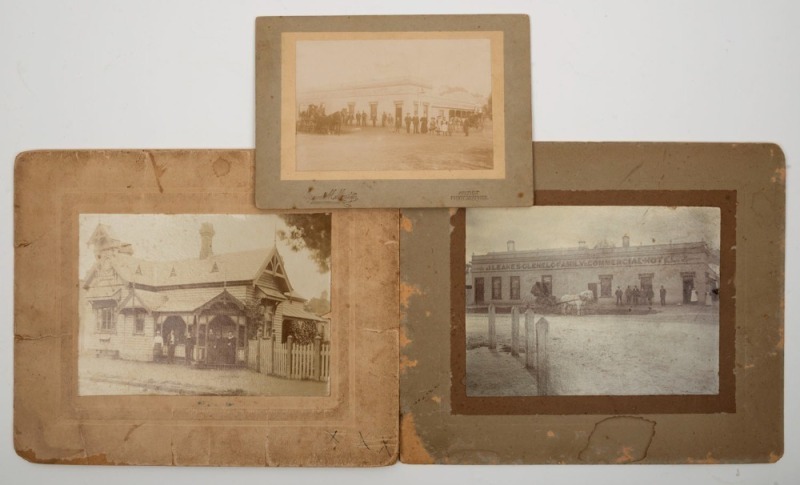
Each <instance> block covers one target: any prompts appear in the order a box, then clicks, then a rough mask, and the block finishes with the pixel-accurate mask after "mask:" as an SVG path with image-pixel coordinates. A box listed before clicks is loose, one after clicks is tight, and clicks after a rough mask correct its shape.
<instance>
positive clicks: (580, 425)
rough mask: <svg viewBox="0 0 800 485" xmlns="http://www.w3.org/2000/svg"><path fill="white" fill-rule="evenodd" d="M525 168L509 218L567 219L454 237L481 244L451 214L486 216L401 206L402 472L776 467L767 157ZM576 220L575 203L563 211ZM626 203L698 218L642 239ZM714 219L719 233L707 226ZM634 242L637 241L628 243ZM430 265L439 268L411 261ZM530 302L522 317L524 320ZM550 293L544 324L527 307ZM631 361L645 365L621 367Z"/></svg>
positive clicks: (742, 149)
mask: <svg viewBox="0 0 800 485" xmlns="http://www.w3.org/2000/svg"><path fill="white" fill-rule="evenodd" d="M534 154H535V157H536V181H537V185H536V190H537V205H536V206H534V207H532V208H529V209H513V208H511V209H507V210H508V212H509V214H510V213H511V212H512V211H532V212H531V215H533V214H534V213H535V212H536V211H537V210H538V209H552V208H563V209H570V210H571V212H569V211H568V213H567V214H568V215H569V218H565V217H563V214H562V212H561V211H555V212H558V215H557V217H551V216H548V215H547V214H544V215H541V214H539V215H537V216H536V217H528V220H527V222H528V223H530V225H531V227H529V228H520V227H518V226H520V224H519V221H517V222H516V223H514V224H508V226H512V225H513V226H515V227H506V228H503V227H502V226H503V221H506V220H508V221H510V222H514V221H515V220H516V219H514V220H512V218H507V219H501V220H500V222H499V223H497V224H495V225H494V226H492V230H491V231H483V234H481V231H478V236H481V237H474V236H475V234H474V231H473V235H472V237H471V236H470V235H469V232H470V228H471V227H472V228H473V229H474V228H476V227H477V228H480V227H483V228H486V224H487V223H486V221H487V220H489V221H497V219H498V217H496V216H491V217H485V218H480V217H477V216H476V217H471V216H470V212H471V211H472V212H475V213H476V214H479V213H481V212H488V211H494V210H496V209H467V210H466V212H467V219H466V220H465V218H464V214H463V211H455V210H451V211H450V212H449V213H448V212H446V211H417V210H403V213H402V217H401V228H402V230H401V246H400V247H401V295H402V298H401V310H402V312H403V313H402V315H401V339H400V341H401V377H400V385H401V390H400V395H401V461H403V462H406V463H464V464H466V463H675V464H678V463H759V462H775V461H776V460H778V459H779V458H780V457H781V455H782V454H783V298H784V293H783V281H784V278H783V275H784V256H785V255H784V251H785V249H784V237H785V236H784V227H785V178H784V175H785V162H784V158H783V154H782V152H781V150H780V148H778V147H777V146H775V145H769V144H710V143H709V144H699V143H696V144H692V143H685V144H684V143H536V144H534ZM556 206H558V207H556ZM564 206H569V207H564ZM579 206H594V207H587V210H586V211H585V213H584V214H581V211H580V207H579ZM621 206H627V208H626V207H621ZM631 206H633V207H631ZM641 206H650V207H652V206H666V207H661V208H660V212H662V213H664V214H667V215H670V213H671V212H676V209H675V207H677V208H678V209H677V211H678V212H680V211H681V207H685V208H693V207H694V208H697V209H699V210H694V209H692V210H687V211H684V212H685V213H686V214H694V215H692V216H691V217H685V218H683V219H680V220H679V222H680V224H681V227H680V229H681V230H682V231H677V232H676V231H671V232H670V231H666V232H664V231H660V230H661V229H663V228H659V227H658V225H656V226H653V225H648V224H649V223H647V219H648V218H649V217H651V215H645V214H646V212H647V208H646V207H641ZM603 207H606V208H608V209H612V210H611V211H608V210H606V211H604V212H603V211H601V213H600V215H601V217H600V218H598V217H597V214H596V210H595V209H597V208H600V209H602V208H603ZM590 209H591V210H590ZM629 209H637V210H638V212H636V211H633V210H629ZM540 212H542V211H540ZM544 212H553V211H544ZM626 213H627V214H632V217H631V218H630V220H629V221H628V223H627V224H620V223H619V222H618V221H617V222H615V221H614V218H615V217H617V216H618V215H620V214H621V215H624V214H626ZM575 214H578V216H576V215H575ZM609 214H610V215H609ZM664 214H662V215H660V216H658V217H661V218H662V219H663V217H666V216H664ZM703 214H705V215H703ZM709 214H710V216H709ZM715 214H717V215H716V216H715ZM709 217H710V218H709ZM714 217H718V218H719V219H718V221H719V222H714V223H712V224H708V221H713V219H714ZM565 219H566V222H564V220H565ZM664 220H666V219H664ZM697 220H705V221H706V222H705V223H704V224H701V225H697V224H696V222H697ZM575 221H578V222H579V224H574V223H573V222H575ZM623 222H624V221H623ZM534 223H535V224H534ZM717 224H719V225H717ZM498 226H500V227H498ZM609 227H610V228H611V229H612V231H611V234H612V235H611V236H608V240H605V235H604V234H605V232H604V231H606V230H607V229H608V228H609ZM623 227H624V228H625V231H629V232H627V233H626V232H622V231H621V230H620V229H621V228H623ZM641 227H646V228H647V229H648V230H647V233H648V234H649V235H652V236H653V239H655V241H653V240H651V239H642V240H641V245H640V244H639V242H637V240H638V239H639V238H640V237H642V234H643V232H642V231H640V228H641ZM708 227H711V228H714V229H713V230H706V229H707V228H708ZM704 228H706V229H704ZM716 228H718V229H716ZM652 229H658V230H659V231H652ZM465 230H466V232H465ZM678 232H682V233H683V234H684V239H680V240H679V239H678V236H676V234H678ZM553 233H554V234H553ZM714 233H716V234H718V235H719V236H718V239H717V242H715V241H714V236H713V234H714ZM661 234H663V236H664V239H661V237H662V236H661ZM584 235H588V236H592V235H600V237H599V240H598V238H595V239H590V238H589V237H586V238H585V239H583V240H582V237H584ZM515 237H516V240H515V241H514V240H513V239H514V238H515ZM554 237H556V239H553V238H554ZM558 237H560V239H558ZM629 238H630V239H629ZM669 238H675V239H674V240H670V239H669ZM704 239H705V241H704ZM548 242H552V243H553V244H555V246H547V243H548ZM468 247H469V248H470V249H469V250H467V249H466V248H468ZM553 247H555V248H561V249H552V248H553ZM715 248H719V252H718V255H717V254H715ZM433 254H436V255H437V256H438V259H437V258H433V257H432V256H428V257H426V256H425V255H433ZM441 254H450V258H441V257H440V255H441ZM431 258H432V259H431ZM470 263H471V264H470ZM468 264H469V265H468ZM431 268H433V271H432V270H431ZM715 278H716V281H715ZM606 282H613V283H612V284H613V286H611V287H610V288H608V287H607V286H608V285H607V284H606ZM537 283H538V284H537ZM628 285H630V287H631V289H633V288H634V287H637V289H638V288H642V289H644V288H652V289H653V290H654V291H653V294H652V296H651V297H649V298H650V299H648V296H647V295H648V294H650V293H649V292H647V291H645V292H643V293H642V292H640V293H639V295H645V296H644V299H645V301H641V300H639V301H636V300H635V299H634V298H633V297H632V299H631V300H626V296H625V291H624V290H626V286H628ZM650 285H652V286H650ZM618 286H619V287H620V291H621V292H622V295H619V299H620V300H622V301H621V305H617V304H616V301H615V300H616V299H617V295H615V291H614V290H616V289H617V288H618ZM662 286H663V288H664V289H665V290H666V293H665V295H664V300H665V302H664V303H665V305H664V306H663V307H662V304H661V302H660V301H659V300H660V297H661V295H660V287H662ZM604 287H606V288H604ZM529 288H530V289H531V292H530V293H531V295H532V299H533V301H534V303H533V304H532V305H531V307H532V308H533V312H532V315H533V318H530V319H528V320H530V323H527V322H526V317H525V316H526V309H525V305H526V302H525V297H526V295H525V294H526V293H528V290H529ZM714 290H718V293H715V291H714ZM565 292H566V293H568V294H564V293H565ZM595 292H596V295H597V296H596V297H595ZM570 294H571V295H570ZM582 294H586V298H585V299H584V298H582ZM512 295H513V296H512ZM551 295H552V296H553V297H554V298H553V299H551V300H550V303H551V304H552V306H553V307H555V308H549V309H548V308H546V307H545V306H543V305H540V303H541V302H545V303H547V301H548V299H549V298H550V296H551ZM716 295H718V299H717V297H716ZM565 297H567V298H565ZM640 298H641V296H640ZM510 300H513V301H512V302H510ZM595 300H597V301H595ZM442 302H449V304H448V303H445V304H442ZM560 304H566V305H569V310H567V309H566V307H564V309H563V311H562V307H559V306H558V305H560ZM576 307H577V308H576ZM515 309H516V311H515ZM504 310H505V312H504ZM508 310H510V311H508ZM623 310H624V312H623ZM537 313H538V314H537ZM628 313H630V314H628ZM515 320H517V322H518V323H517V325H518V327H517V328H518V330H517V332H518V335H519V341H518V342H515V339H514V334H515V332H514V327H515V322H514V321H515ZM548 320H549V322H548ZM443 322H450V325H449V326H448V325H441V323H443ZM647 335H651V337H652V338H649V339H648V338H647ZM637 336H639V337H637ZM658 336H660V337H658ZM654 340H655V341H656V342H654ZM448 342H449V344H450V345H447V343H448ZM442 348H449V352H442ZM614 349H623V350H624V352H614ZM554 352H558V354H556V355H554ZM598 352H599V353H598ZM591 355H594V358H590V357H591ZM634 355H638V356H640V357H641V356H644V357H645V359H644V360H639V361H638V362H639V364H636V362H637V361H636V360H633V359H630V357H632V356H634ZM587 359H588V360H587ZM637 365H638V367H637ZM648 366H649V367H648ZM695 366H696V367H697V369H693V368H694V367H695ZM687 370H688V371H689V372H686V371H687ZM695 371H696V372H695ZM654 376H659V378H658V379H649V378H652V377H654ZM668 379H671V380H668ZM631 383H633V385H631ZM598 389H601V390H600V391H599V392H598Z"/></svg>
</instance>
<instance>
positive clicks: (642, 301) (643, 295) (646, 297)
mask: <svg viewBox="0 0 800 485" xmlns="http://www.w3.org/2000/svg"><path fill="white" fill-rule="evenodd" d="M614 294H615V296H616V297H617V306H621V305H622V304H623V303H622V299H623V297H624V298H625V304H626V305H634V306H635V305H648V306H652V305H653V298H654V297H655V292H654V291H653V287H652V286H648V287H646V288H642V289H639V287H638V286H636V285H634V286H633V288H631V287H630V285H628V287H627V288H625V291H622V288H621V287H619V286H617V291H616V292H615V293H614ZM658 294H659V297H660V298H661V306H664V305H666V304H667V290H666V288H664V286H663V285H662V286H661V288H660V289H659V290H658Z"/></svg>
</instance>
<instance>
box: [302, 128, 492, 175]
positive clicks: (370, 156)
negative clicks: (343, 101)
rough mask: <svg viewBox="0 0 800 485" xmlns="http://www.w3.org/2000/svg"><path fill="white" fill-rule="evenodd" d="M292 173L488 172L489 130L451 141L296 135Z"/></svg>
mask: <svg viewBox="0 0 800 485" xmlns="http://www.w3.org/2000/svg"><path fill="white" fill-rule="evenodd" d="M296 146H297V155H296V156H297V165H296V167H297V170H298V171H317V170H376V171H380V170H467V169H491V168H492V163H493V162H492V153H493V151H492V126H491V123H488V124H487V126H486V127H485V128H484V130H483V131H482V132H474V131H471V132H470V134H469V136H464V133H463V132H458V133H453V135H452V136H439V135H431V134H424V135H423V134H417V135H414V134H407V133H406V132H405V128H404V129H403V130H402V131H400V132H394V131H393V129H391V128H381V127H377V128H372V127H366V128H347V129H345V130H344V131H343V133H342V134H341V135H319V134H308V133H298V134H297V144H296Z"/></svg>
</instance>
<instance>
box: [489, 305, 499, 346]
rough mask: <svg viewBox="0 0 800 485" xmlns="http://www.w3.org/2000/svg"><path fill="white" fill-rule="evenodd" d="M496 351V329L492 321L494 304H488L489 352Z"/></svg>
mask: <svg viewBox="0 0 800 485" xmlns="http://www.w3.org/2000/svg"><path fill="white" fill-rule="evenodd" d="M496 349H497V329H496V328H495V321H494V303H489V350H496Z"/></svg>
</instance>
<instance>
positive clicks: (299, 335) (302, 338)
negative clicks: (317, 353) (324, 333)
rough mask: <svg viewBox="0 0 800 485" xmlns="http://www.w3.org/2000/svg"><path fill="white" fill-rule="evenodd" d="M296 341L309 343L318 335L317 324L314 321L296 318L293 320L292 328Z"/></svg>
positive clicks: (302, 343) (301, 343)
mask: <svg viewBox="0 0 800 485" xmlns="http://www.w3.org/2000/svg"><path fill="white" fill-rule="evenodd" d="M290 332H291V335H292V337H293V338H294V343H296V344H298V345H308V344H310V343H311V342H313V341H314V337H316V336H317V325H316V324H315V323H314V322H306V321H303V320H296V321H293V322H292V328H291V330H290Z"/></svg>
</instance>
